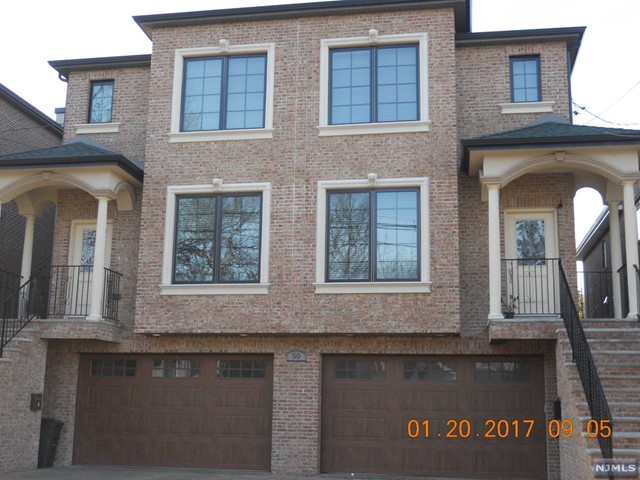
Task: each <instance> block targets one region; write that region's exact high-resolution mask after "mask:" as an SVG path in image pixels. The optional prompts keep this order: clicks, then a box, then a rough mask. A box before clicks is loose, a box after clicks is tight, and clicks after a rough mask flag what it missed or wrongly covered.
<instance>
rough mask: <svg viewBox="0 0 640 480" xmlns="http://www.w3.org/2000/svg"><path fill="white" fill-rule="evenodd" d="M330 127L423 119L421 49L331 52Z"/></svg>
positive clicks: (393, 47)
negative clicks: (420, 96)
mask: <svg viewBox="0 0 640 480" xmlns="http://www.w3.org/2000/svg"><path fill="white" fill-rule="evenodd" d="M330 57H331V58H330V78H329V83H330V101H329V124H331V125H343V124H352V123H376V122H403V121H416V120H419V119H420V109H419V88H418V85H419V82H418V45H385V46H376V47H357V48H337V49H332V50H330Z"/></svg>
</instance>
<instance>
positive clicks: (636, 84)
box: [585, 80, 640, 125]
mask: <svg viewBox="0 0 640 480" xmlns="http://www.w3.org/2000/svg"><path fill="white" fill-rule="evenodd" d="M638 85H640V80H638V81H637V82H636V83H635V84H634V85H633V86H632V87H631V88H630V89H629V90H627V91H626V92H625V93H624V94H623V95H622V96H621V97H620V98H618V99H617V100H616V101H615V102H613V103H612V104H611V105H609V106H608V107H607V108H605V109H604V110H603V111H602V112H600V113H599V114H598V118H599V117H600V116H601V115H604V114H605V113H607V112H608V111H609V110H611V109H612V108H613V107H615V106H616V105H617V104H618V103H620V100H622V99H623V98H624V97H626V96H627V95H629V94H630V93H631V91H632V90H633V89H634V88H636V87H637V86H638ZM595 118H596V117H594V118H592V119H591V120H589V121H588V122H587V123H585V125H588V124H589V123H591V122H593V121H594V120H595Z"/></svg>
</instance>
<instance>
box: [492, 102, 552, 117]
mask: <svg viewBox="0 0 640 480" xmlns="http://www.w3.org/2000/svg"><path fill="white" fill-rule="evenodd" d="M555 104H556V102H518V103H499V104H498V105H499V106H500V109H501V111H502V114H503V115H510V114H513V113H553V106H554V105H555Z"/></svg>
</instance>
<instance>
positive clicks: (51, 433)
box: [38, 418, 64, 468]
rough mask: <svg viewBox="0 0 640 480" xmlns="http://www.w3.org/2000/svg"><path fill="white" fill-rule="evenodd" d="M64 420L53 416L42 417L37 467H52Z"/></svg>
mask: <svg viewBox="0 0 640 480" xmlns="http://www.w3.org/2000/svg"><path fill="white" fill-rule="evenodd" d="M63 425H64V422H61V421H60V420H54V419H53V418H43V419H42V422H41V423H40V447H39V448H38V468H49V467H53V461H54V460H55V458H56V449H57V448H58V440H59V439H60V432H61V431H62V426H63Z"/></svg>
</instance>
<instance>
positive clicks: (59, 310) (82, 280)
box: [40, 265, 93, 317]
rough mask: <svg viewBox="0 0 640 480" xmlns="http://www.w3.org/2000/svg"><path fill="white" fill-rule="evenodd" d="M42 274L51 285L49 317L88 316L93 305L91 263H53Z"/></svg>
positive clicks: (48, 307)
mask: <svg viewBox="0 0 640 480" xmlns="http://www.w3.org/2000/svg"><path fill="white" fill-rule="evenodd" d="M40 276H41V278H42V279H43V280H45V283H46V284H48V286H49V292H48V293H49V295H48V298H49V304H48V306H47V315H48V316H49V317H86V316H87V315H89V308H90V305H91V284H92V281H93V266H91V265H52V266H50V267H45V268H43V269H42V270H41V273H40Z"/></svg>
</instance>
